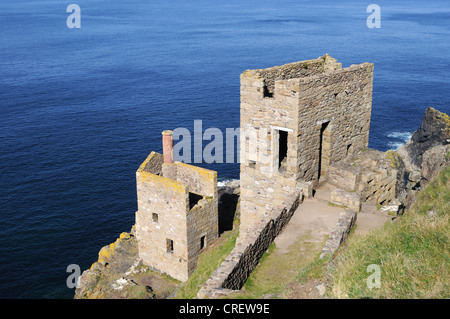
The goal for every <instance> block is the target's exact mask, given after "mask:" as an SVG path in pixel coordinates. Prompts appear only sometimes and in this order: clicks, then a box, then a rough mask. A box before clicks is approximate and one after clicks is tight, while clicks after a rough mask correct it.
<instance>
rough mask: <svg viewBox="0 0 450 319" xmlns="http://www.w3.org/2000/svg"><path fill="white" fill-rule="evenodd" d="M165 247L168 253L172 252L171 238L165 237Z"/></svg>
mask: <svg viewBox="0 0 450 319" xmlns="http://www.w3.org/2000/svg"><path fill="white" fill-rule="evenodd" d="M166 249H167V252H168V253H169V254H173V240H172V239H169V238H166Z"/></svg>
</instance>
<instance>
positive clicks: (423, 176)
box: [397, 107, 450, 189]
mask: <svg viewBox="0 0 450 319" xmlns="http://www.w3.org/2000/svg"><path fill="white" fill-rule="evenodd" d="M449 151H450V117H449V116H448V115H447V114H445V113H442V112H440V111H438V110H435V109H433V108H431V107H429V108H428V109H427V110H426V111H425V115H424V117H423V119H422V123H421V125H420V128H419V129H418V130H417V131H415V132H414V134H413V135H412V137H411V139H410V140H409V141H408V142H407V143H406V144H405V145H403V146H402V147H400V148H399V149H398V151H397V153H398V154H399V156H400V157H401V158H402V160H403V162H404V163H405V167H406V171H407V173H408V176H407V183H408V185H407V188H410V189H417V188H420V187H424V186H425V185H426V184H427V183H428V182H429V181H430V180H431V179H432V178H433V177H434V176H436V175H437V173H438V172H439V171H440V170H441V169H442V168H444V167H445V166H446V165H448V162H449V156H448V153H449Z"/></svg>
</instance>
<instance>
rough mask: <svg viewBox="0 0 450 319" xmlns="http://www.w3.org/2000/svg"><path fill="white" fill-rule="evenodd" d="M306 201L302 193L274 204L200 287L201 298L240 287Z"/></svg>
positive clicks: (224, 293)
mask: <svg viewBox="0 0 450 319" xmlns="http://www.w3.org/2000/svg"><path fill="white" fill-rule="evenodd" d="M301 201H302V196H301V195H300V194H299V193H296V194H291V196H290V197H289V198H288V199H287V200H286V201H285V202H284V204H283V205H278V206H275V207H273V209H272V210H270V211H269V212H268V213H267V214H265V216H263V217H261V219H260V220H259V222H258V223H255V225H254V226H255V227H254V228H253V229H252V230H251V232H250V233H249V235H248V236H246V237H245V238H243V237H239V238H238V241H237V242H236V246H235V248H234V249H233V250H232V251H231V253H230V254H229V255H228V256H227V258H226V259H225V260H224V261H223V263H222V264H221V265H220V266H219V267H218V268H217V269H216V271H215V272H214V273H213V274H212V275H211V277H210V278H209V279H208V280H207V282H206V283H205V284H204V285H203V287H202V288H201V289H200V290H199V292H198V294H197V296H198V297H199V298H217V297H220V296H225V295H228V294H229V293H231V292H233V291H235V290H238V289H240V288H241V287H242V286H243V285H244V283H245V281H246V280H247V278H248V276H249V275H250V273H251V272H252V270H253V269H254V268H255V267H256V266H257V265H258V263H259V260H260V259H261V257H262V255H263V254H264V252H265V251H266V250H267V248H268V247H269V245H270V244H271V243H272V241H273V240H274V239H275V237H276V236H277V235H278V234H279V233H280V232H281V231H282V229H283V227H284V226H285V225H286V224H287V223H288V222H289V220H290V218H291V217H292V215H293V214H294V212H295V210H296V209H297V207H298V206H299V204H300V202H301Z"/></svg>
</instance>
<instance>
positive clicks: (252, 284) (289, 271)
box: [228, 234, 324, 299]
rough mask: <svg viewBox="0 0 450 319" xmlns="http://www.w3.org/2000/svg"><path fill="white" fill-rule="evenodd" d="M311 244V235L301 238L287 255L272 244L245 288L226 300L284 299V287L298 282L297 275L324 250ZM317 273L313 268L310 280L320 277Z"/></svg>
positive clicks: (310, 272) (320, 244)
mask: <svg viewBox="0 0 450 319" xmlns="http://www.w3.org/2000/svg"><path fill="white" fill-rule="evenodd" d="M310 240H311V235H310V234H306V235H304V236H301V237H299V238H298V239H297V240H296V241H295V242H294V243H293V244H292V245H290V246H289V248H288V249H287V250H286V251H281V249H280V248H278V247H276V245H275V243H272V244H271V245H270V246H269V248H268V250H267V251H266V252H265V253H264V255H263V256H262V258H261V260H260V262H259V264H258V266H257V267H256V268H255V269H254V270H253V271H252V273H251V274H250V276H249V277H248V279H247V281H246V282H245V284H244V287H243V288H242V289H241V290H240V291H239V292H236V293H233V294H231V295H230V296H229V297H228V298H233V299H260V298H284V295H285V294H286V289H287V287H288V286H289V285H290V284H291V283H293V282H295V281H296V280H298V279H299V271H301V270H302V269H304V268H306V267H309V266H310V263H312V262H314V261H315V258H316V257H317V256H318V254H319V253H320V251H321V249H322V247H323V244H324V243H320V242H312V241H310ZM316 271H317V273H316ZM319 272H320V271H319V269H318V268H315V267H312V268H311V269H308V275H311V276H316V275H317V276H320V275H319V274H318V273H319Z"/></svg>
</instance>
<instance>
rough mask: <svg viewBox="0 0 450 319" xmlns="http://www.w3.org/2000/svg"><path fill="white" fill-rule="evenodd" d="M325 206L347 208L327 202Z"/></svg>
mask: <svg viewBox="0 0 450 319" xmlns="http://www.w3.org/2000/svg"><path fill="white" fill-rule="evenodd" d="M327 205H328V206H331V207H338V208H348V207H347V206H345V205H339V204H335V203H333V202H328V203H327Z"/></svg>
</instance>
